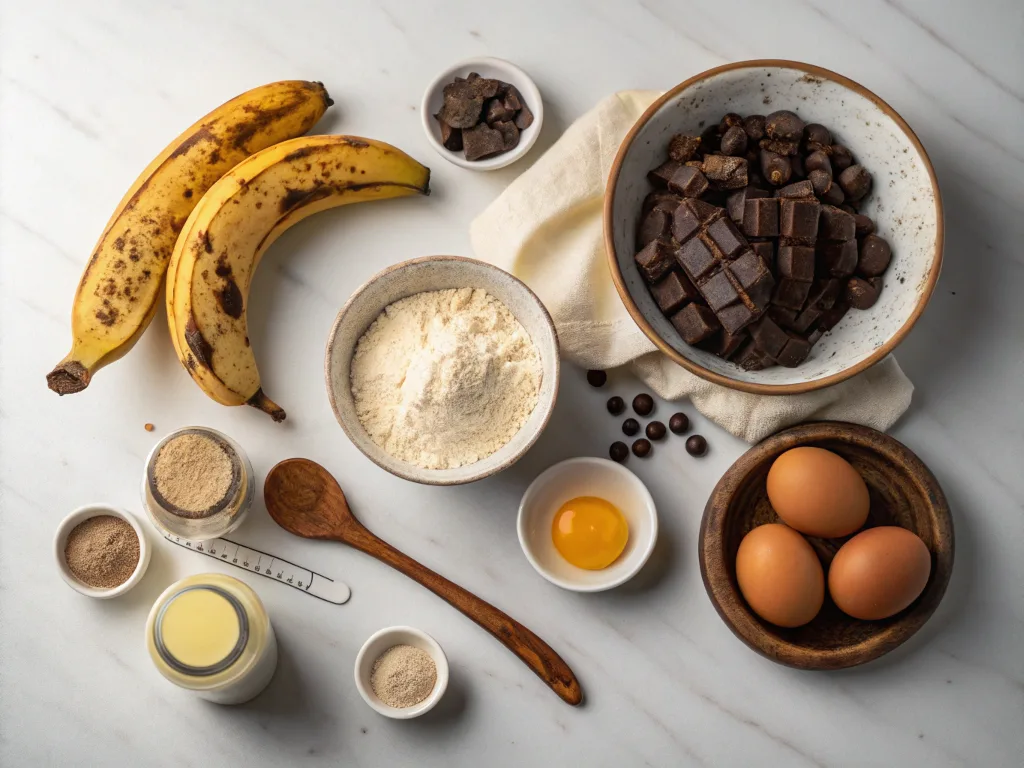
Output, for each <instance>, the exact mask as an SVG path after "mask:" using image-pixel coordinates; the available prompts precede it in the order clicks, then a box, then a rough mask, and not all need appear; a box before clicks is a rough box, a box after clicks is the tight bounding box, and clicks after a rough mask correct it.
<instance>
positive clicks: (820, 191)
mask: <svg viewBox="0 0 1024 768" xmlns="http://www.w3.org/2000/svg"><path fill="white" fill-rule="evenodd" d="M807 180H808V181H809V182H811V186H812V187H813V188H814V194H816V195H817V196H818V197H821V196H822V195H826V194H828V191H829V189H831V188H832V174H830V173H827V172H826V171H822V170H813V171H811V172H810V173H808V174H807Z"/></svg>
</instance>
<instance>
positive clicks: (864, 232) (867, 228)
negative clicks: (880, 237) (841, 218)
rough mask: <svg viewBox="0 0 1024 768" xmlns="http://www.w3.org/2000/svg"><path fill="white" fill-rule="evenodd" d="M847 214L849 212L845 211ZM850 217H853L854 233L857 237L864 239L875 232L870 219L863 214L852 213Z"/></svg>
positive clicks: (873, 223) (873, 224)
mask: <svg viewBox="0 0 1024 768" xmlns="http://www.w3.org/2000/svg"><path fill="white" fill-rule="evenodd" d="M847 213H850V212H849V211H847ZM851 215H852V216H853V225H854V231H855V233H856V235H857V237H866V236H868V235H870V234H872V233H874V231H875V222H873V221H872V220H871V219H869V218H868V217H867V216H865V215H864V214H863V213H854V214H851Z"/></svg>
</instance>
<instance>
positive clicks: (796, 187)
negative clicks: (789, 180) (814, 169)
mask: <svg viewBox="0 0 1024 768" xmlns="http://www.w3.org/2000/svg"><path fill="white" fill-rule="evenodd" d="M775 197H779V198H785V199H787V200H808V199H810V198H812V197H814V187H813V186H812V184H811V182H809V181H807V179H804V180H803V181H797V182H795V183H793V184H787V185H786V186H784V187H782V189H777V190H775Z"/></svg>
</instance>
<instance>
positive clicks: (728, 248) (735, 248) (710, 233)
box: [705, 216, 747, 259]
mask: <svg viewBox="0 0 1024 768" xmlns="http://www.w3.org/2000/svg"><path fill="white" fill-rule="evenodd" d="M705 242H708V244H709V245H711V246H713V247H714V248H715V249H717V251H718V252H717V253H716V254H715V255H716V257H719V258H726V259H731V258H733V257H734V256H735V255H736V254H737V253H739V252H740V251H742V250H743V249H744V248H746V247H747V241H746V239H745V238H744V237H743V235H742V234H741V233H740V231H739V230H738V229H737V228H736V225H735V224H733V223H732V219H730V218H729V217H728V216H722V217H720V218H718V219H716V220H714V221H712V222H711V223H710V224H709V225H708V228H707V238H706V239H705Z"/></svg>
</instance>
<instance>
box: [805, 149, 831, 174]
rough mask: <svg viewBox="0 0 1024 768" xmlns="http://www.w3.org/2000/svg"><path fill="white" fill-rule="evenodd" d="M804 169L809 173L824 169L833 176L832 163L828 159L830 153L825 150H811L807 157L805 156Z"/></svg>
mask: <svg viewBox="0 0 1024 768" xmlns="http://www.w3.org/2000/svg"><path fill="white" fill-rule="evenodd" d="M804 170H806V171H807V173H810V172H811V171H824V172H825V173H827V174H828V175H829V178H832V163H831V162H830V161H829V159H828V155H827V154H825V153H824V152H821V151H818V152H811V154H809V155H808V156H807V157H806V158H804Z"/></svg>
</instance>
